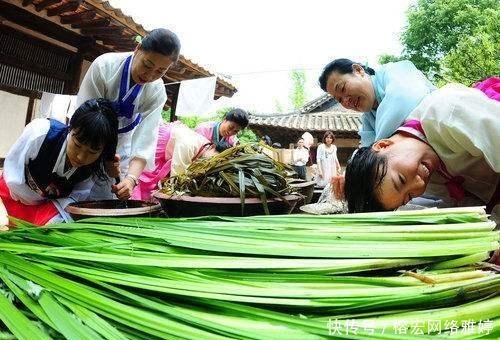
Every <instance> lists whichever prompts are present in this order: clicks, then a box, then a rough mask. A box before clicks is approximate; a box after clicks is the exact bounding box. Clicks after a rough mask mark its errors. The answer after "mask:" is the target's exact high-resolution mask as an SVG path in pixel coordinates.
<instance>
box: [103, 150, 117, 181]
mask: <svg viewBox="0 0 500 340" xmlns="http://www.w3.org/2000/svg"><path fill="white" fill-rule="evenodd" d="M104 169H105V170H106V173H107V174H108V176H109V177H111V178H115V177H118V176H120V155H119V154H115V156H114V157H113V160H112V161H105V162H104Z"/></svg>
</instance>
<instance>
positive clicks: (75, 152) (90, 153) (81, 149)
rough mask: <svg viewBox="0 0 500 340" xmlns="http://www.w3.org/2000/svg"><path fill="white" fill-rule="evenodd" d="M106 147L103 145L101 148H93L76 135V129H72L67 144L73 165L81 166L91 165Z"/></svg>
mask: <svg viewBox="0 0 500 340" xmlns="http://www.w3.org/2000/svg"><path fill="white" fill-rule="evenodd" d="M103 149H104V146H102V147H101V148H99V149H93V148H91V147H90V146H88V145H86V144H83V143H81V142H80V141H78V139H77V138H76V136H75V133H74V131H71V132H70V134H69V138H68V144H67V146H66V155H67V157H68V160H69V162H70V163H71V166H73V167H76V168H79V167H82V166H85V165H89V164H92V163H94V162H95V161H97V159H99V156H101V153H102V151H103Z"/></svg>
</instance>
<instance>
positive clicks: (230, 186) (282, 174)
mask: <svg viewBox="0 0 500 340" xmlns="http://www.w3.org/2000/svg"><path fill="white" fill-rule="evenodd" d="M263 147H265V146H263V145H261V144H258V143H249V144H243V145H237V146H234V147H232V148H229V149H227V150H225V151H223V152H221V153H220V154H218V155H216V156H214V157H211V158H208V159H199V160H197V161H195V162H193V164H191V165H190V166H189V167H188V169H187V170H186V173H184V174H182V175H178V176H172V177H170V178H167V179H165V180H164V181H163V182H162V184H161V188H162V189H161V192H163V193H166V194H170V195H174V194H178V193H181V194H187V195H191V196H205V197H239V198H240V199H241V204H242V209H243V206H244V201H245V198H249V197H258V198H260V199H261V201H262V204H263V207H264V211H265V212H266V213H267V214H269V210H268V207H267V200H268V199H269V198H277V199H280V200H283V201H286V200H284V198H283V196H285V195H288V194H290V193H291V192H292V190H293V189H292V188H291V187H290V186H289V185H288V183H287V179H291V178H292V177H293V176H294V175H295V172H294V170H293V169H292V168H291V167H290V166H289V165H286V164H284V163H281V162H278V161H275V160H274V159H272V158H270V157H269V156H267V155H265V154H264V153H262V152H261V150H262V148H263Z"/></svg>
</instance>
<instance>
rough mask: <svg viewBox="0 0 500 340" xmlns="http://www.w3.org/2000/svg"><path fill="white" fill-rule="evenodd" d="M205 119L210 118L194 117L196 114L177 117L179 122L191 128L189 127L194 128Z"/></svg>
mask: <svg viewBox="0 0 500 340" xmlns="http://www.w3.org/2000/svg"><path fill="white" fill-rule="evenodd" d="M212 118H213V117H212ZM207 120H210V119H207V118H200V117H196V116H193V117H179V121H180V122H181V123H183V124H184V125H186V126H187V127H188V128H191V129H194V128H195V127H196V126H198V124H200V123H202V122H205V121H207Z"/></svg>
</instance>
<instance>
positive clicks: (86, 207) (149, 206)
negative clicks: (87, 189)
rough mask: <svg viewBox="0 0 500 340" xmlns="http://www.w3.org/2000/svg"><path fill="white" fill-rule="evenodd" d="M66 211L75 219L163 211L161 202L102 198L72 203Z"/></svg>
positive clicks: (155, 213) (146, 215)
mask: <svg viewBox="0 0 500 340" xmlns="http://www.w3.org/2000/svg"><path fill="white" fill-rule="evenodd" d="M66 211H67V212H68V213H69V214H70V215H71V217H72V218H73V219H74V220H79V219H82V218H87V217H104V216H107V217H120V216H125V217H134V216H135V217H137V216H142V217H148V216H156V215H158V214H159V213H160V211H161V205H160V204H159V203H152V202H146V201H139V200H128V201H120V200H102V201H82V202H75V203H70V204H69V205H68V206H67V207H66Z"/></svg>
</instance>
